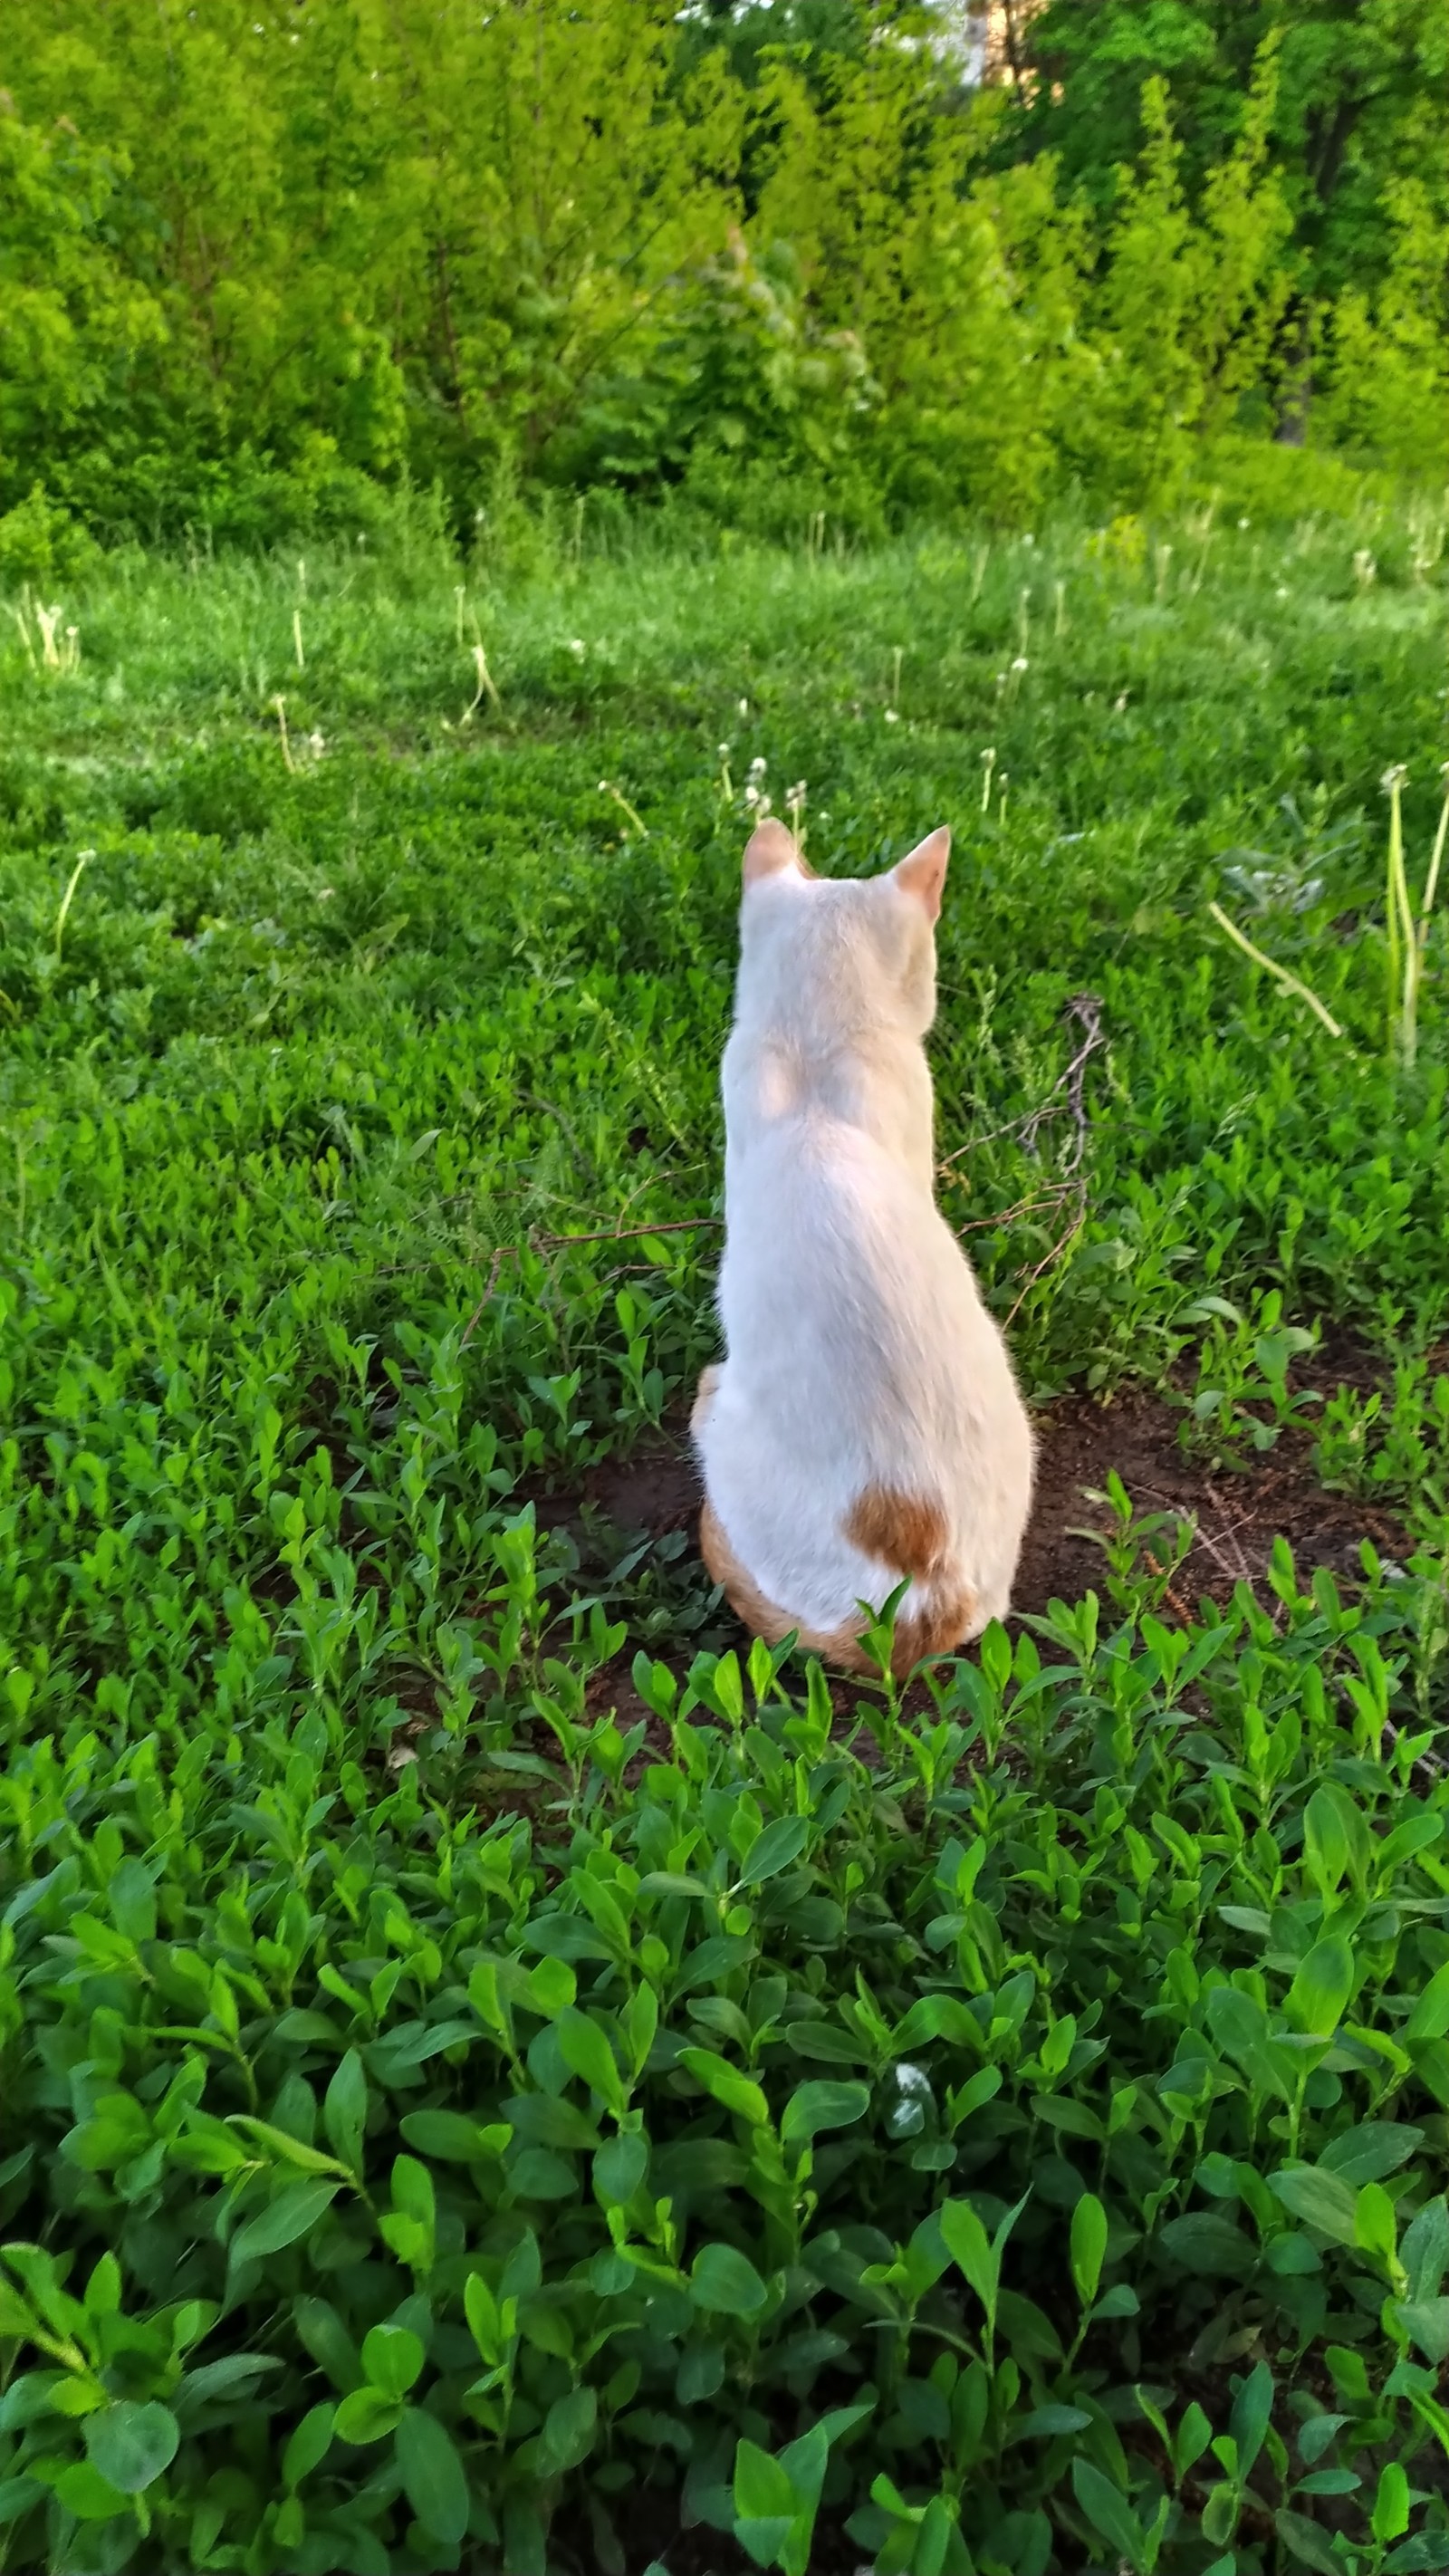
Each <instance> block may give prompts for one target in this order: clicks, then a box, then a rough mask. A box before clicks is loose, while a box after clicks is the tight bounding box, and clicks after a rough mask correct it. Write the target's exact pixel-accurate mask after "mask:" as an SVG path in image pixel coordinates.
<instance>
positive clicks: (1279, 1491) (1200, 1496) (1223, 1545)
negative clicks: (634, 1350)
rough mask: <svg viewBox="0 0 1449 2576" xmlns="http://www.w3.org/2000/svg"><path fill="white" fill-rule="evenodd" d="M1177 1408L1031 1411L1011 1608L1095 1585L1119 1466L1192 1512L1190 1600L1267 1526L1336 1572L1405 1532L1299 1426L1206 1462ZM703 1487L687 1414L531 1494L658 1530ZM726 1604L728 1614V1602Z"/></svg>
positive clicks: (1137, 1490) (1249, 1550) (1164, 1506)
mask: <svg viewBox="0 0 1449 2576" xmlns="http://www.w3.org/2000/svg"><path fill="white" fill-rule="evenodd" d="M1182 1419H1183V1416H1182V1413H1181V1410H1180V1409H1179V1408H1178V1407H1177V1406H1175V1405H1171V1404H1168V1403H1165V1402H1164V1401H1163V1400H1162V1398H1161V1397H1160V1396H1157V1395H1153V1394H1150V1393H1148V1392H1147V1391H1146V1390H1144V1389H1142V1388H1135V1387H1134V1388H1128V1389H1126V1390H1125V1391H1124V1392H1122V1393H1120V1394H1119V1395H1117V1396H1116V1397H1114V1398H1113V1399H1112V1400H1111V1401H1110V1402H1109V1403H1107V1404H1099V1403H1097V1402H1096V1401H1094V1400H1093V1399H1092V1398H1091V1397H1088V1396H1065V1397H1063V1398H1062V1399H1061V1400H1060V1402H1058V1403H1056V1404H1054V1405H1052V1406H1050V1407H1049V1408H1048V1409H1047V1410H1046V1411H1044V1412H1043V1413H1041V1414H1040V1415H1039V1416H1038V1417H1037V1434H1038V1440H1039V1443H1040V1448H1039V1458H1038V1470H1037V1495H1036V1506H1035V1509H1034V1511H1033V1513H1032V1518H1031V1523H1030V1526H1029V1528H1028V1530H1027V1534H1026V1541H1025V1545H1024V1546H1023V1549H1022V1555H1021V1564H1020V1567H1019V1570H1018V1573H1017V1579H1016V1584H1015V1588H1014V1592H1013V1608H1014V1609H1015V1611H1016V1612H1017V1613H1018V1614H1021V1613H1023V1612H1026V1613H1031V1612H1040V1611H1043V1610H1045V1608H1046V1606H1047V1603H1048V1602H1049V1601H1050V1600H1052V1599H1053V1598H1057V1599H1061V1600H1064V1601H1076V1600H1079V1599H1080V1598H1081V1596H1082V1594H1083V1593H1084V1592H1086V1591H1087V1590H1089V1589H1094V1590H1096V1591H1099V1592H1100V1591H1101V1589H1102V1579H1103V1572H1104V1561H1103V1555H1102V1549H1101V1546H1100V1544H1098V1543H1097V1541H1096V1540H1095V1539H1094V1538H1093V1536H1092V1533H1093V1532H1094V1531H1095V1532H1097V1533H1101V1534H1105V1533H1106V1532H1107V1531H1108V1530H1109V1529H1110V1528H1111V1526H1112V1514H1111V1511H1110V1508H1109V1506H1108V1505H1107V1503H1106V1501H1105V1499H1104V1494H1105V1487H1106V1483H1107V1478H1108V1476H1109V1475H1110V1474H1111V1472H1112V1471H1113V1470H1114V1469H1115V1470H1116V1472H1117V1474H1118V1475H1119V1476H1120V1477H1121V1480H1122V1483H1123V1484H1124V1486H1125V1487H1126V1489H1127V1492H1128V1494H1129V1495H1130V1496H1131V1498H1132V1501H1133V1503H1134V1505H1135V1506H1136V1509H1137V1511H1138V1513H1139V1514H1146V1513H1149V1512H1165V1513H1172V1514H1175V1515H1178V1516H1180V1517H1183V1518H1191V1519H1192V1520H1193V1521H1194V1523H1195V1525H1196V1526H1195V1535H1194V1539H1193V1544H1192V1547H1191V1550H1190V1551H1189V1553H1188V1555H1187V1557H1186V1558H1185V1560H1184V1562H1183V1565H1182V1568H1181V1570H1180V1572H1179V1573H1178V1575H1177V1577H1176V1579H1175V1582H1174V1585H1173V1590H1174V1592H1175V1593H1176V1594H1177V1595H1178V1596H1179V1599H1180V1602H1181V1604H1182V1606H1183V1607H1184V1608H1192V1607H1195V1606H1196V1604H1197V1602H1198V1601H1199V1600H1200V1598H1201V1597H1202V1596H1203V1595H1204V1594H1208V1595H1211V1596H1212V1597H1213V1598H1214V1599H1217V1600H1219V1601H1222V1600H1225V1599H1226V1598H1227V1596H1228V1595H1229V1594H1230V1593H1231V1591H1232V1589H1233V1586H1234V1584H1235V1583H1237V1582H1238V1581H1240V1580H1242V1581H1247V1582H1250V1583H1261V1581H1262V1580H1263V1577H1264V1575H1265V1573H1266V1570H1267V1566H1268V1561H1269V1558H1270V1556H1271V1554H1272V1549H1273V1542H1274V1539H1275V1538H1277V1537H1279V1536H1282V1537H1284V1538H1286V1539H1287V1540H1288V1542H1289V1544H1290V1546H1291V1547H1292V1548H1293V1551H1294V1554H1295V1556H1296V1557H1297V1558H1298V1560H1299V1565H1300V1570H1302V1571H1311V1569H1312V1568H1313V1567H1314V1566H1318V1565H1323V1566H1327V1567H1328V1568H1329V1569H1330V1571H1331V1572H1332V1573H1333V1574H1335V1575H1338V1576H1345V1575H1347V1576H1352V1575H1354V1574H1356V1573H1357V1571H1358V1569H1359V1554H1358V1551H1359V1544H1360V1541H1361V1540H1363V1539H1364V1538H1371V1539H1372V1540H1373V1541H1374V1544H1375V1545H1376V1546H1377V1547H1378V1548H1379V1549H1380V1550H1381V1551H1382V1552H1383V1553H1386V1554H1389V1555H1394V1554H1397V1553H1398V1552H1399V1550H1400V1549H1402V1548H1404V1547H1405V1546H1406V1545H1407V1541H1406V1539H1405V1537H1404V1533H1403V1531H1402V1529H1401V1528H1399V1527H1398V1526H1397V1525H1396V1524H1395V1523H1394V1522H1393V1521H1392V1520H1390V1519H1389V1518H1388V1517H1387V1516H1386V1515H1385V1514H1384V1513H1382V1512H1380V1511H1378V1510H1376V1509H1374V1508H1373V1507H1372V1506H1371V1505H1369V1504H1367V1503H1363V1502H1359V1501H1355V1500H1354V1499H1353V1498H1352V1497H1351V1496H1349V1495H1345V1494H1330V1493H1327V1492H1325V1490H1324V1488H1323V1487H1322V1486H1321V1485H1320V1484H1319V1483H1318V1482H1317V1481H1316V1479H1315V1477H1314V1475H1313V1472H1312V1466H1311V1463H1310V1447H1309V1442H1308V1440H1307V1438H1306V1436H1305V1435H1304V1434H1302V1433H1294V1432H1285V1433H1284V1434H1283V1436H1282V1438H1281V1439H1280V1441H1279V1443H1278V1445H1277V1446H1276V1447H1275V1448H1273V1449H1271V1450H1269V1451H1267V1452H1266V1453H1265V1454H1264V1455H1263V1456H1262V1457H1261V1458H1257V1459H1255V1460H1254V1461H1253V1464H1252V1466H1251V1468H1249V1469H1232V1468H1226V1469H1220V1470H1219V1471H1218V1472H1216V1473H1213V1472H1211V1471H1210V1470H1208V1469H1207V1468H1205V1467H1204V1466H1203V1464H1202V1463H1201V1461H1200V1460H1198V1459H1195V1458H1193V1457H1192V1456H1191V1455H1190V1454H1189V1453H1188V1452H1186V1451H1185V1450H1184V1449H1183V1448H1182V1447H1181V1446H1180V1444H1179V1437H1178V1435H1179V1431H1180V1428H1181V1425H1182ZM700 1501H701V1493H700V1483H699V1472H698V1469H697V1467H696V1465H695V1462H694V1457H693V1454H692V1452H691V1450H690V1448H689V1444H688V1439H687V1435H686V1432H685V1429H684V1426H683V1423H682V1422H681V1423H680V1424H679V1425H677V1426H671V1427H670V1428H667V1429H666V1430H665V1431H664V1432H662V1433H659V1434H656V1435H654V1436H653V1437H652V1438H650V1439H648V1440H646V1441H644V1442H641V1443H640V1445H639V1446H638V1447H637V1448H636V1449H634V1450H632V1451H631V1452H630V1453H629V1455H628V1456H626V1457H614V1458H608V1459H605V1460H603V1461H602V1462H601V1464H599V1465H598V1466H596V1467H593V1468H591V1469H590V1470H589V1473H588V1474H587V1476H586V1477H585V1479H584V1482H583V1485H582V1487H581V1489H580V1490H579V1491H578V1492H577V1493H576V1494H573V1495H558V1494H543V1495H540V1496H538V1497H536V1505H537V1511H538V1518H539V1521H540V1524H541V1525H542V1526H546V1527H548V1528H553V1529H557V1528H560V1527H567V1528H569V1529H571V1530H572V1531H573V1532H574V1533H575V1534H578V1533H580V1532H582V1530H583V1527H584V1511H585V1509H586V1508H588V1509H590V1510H591V1511H592V1512H596V1513H598V1514H599V1515H600V1516H601V1517H602V1518H603V1519H605V1520H607V1521H608V1522H610V1523H612V1524H613V1526H614V1528H615V1529H617V1530H619V1531H626V1532H632V1531H640V1532H646V1533H647V1534H648V1535H649V1536H650V1537H651V1538H662V1537H664V1536H665V1535H666V1533H668V1532H669V1531H671V1530H679V1529H689V1530H691V1533H692V1532H693V1525H694V1523H695V1522H696V1520H697V1518H698V1513H699V1507H700ZM721 1616H722V1617H724V1618H727V1617H728V1613H727V1612H722V1613H721Z"/></svg>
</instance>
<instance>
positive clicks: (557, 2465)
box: [543, 2388, 599, 2477]
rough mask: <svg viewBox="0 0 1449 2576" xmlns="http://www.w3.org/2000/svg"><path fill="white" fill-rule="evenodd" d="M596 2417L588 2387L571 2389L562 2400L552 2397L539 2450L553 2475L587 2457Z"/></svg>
mask: <svg viewBox="0 0 1449 2576" xmlns="http://www.w3.org/2000/svg"><path fill="white" fill-rule="evenodd" d="M598 2418H599V2401H598V2397H597V2394H596V2392H595V2391H594V2390H593V2389H592V2388H572V2389H570V2391H569V2393H568V2395H567V2396H566V2397H557V2398H555V2400H554V2402H553V2404H552V2406H550V2408H549V2410H548V2413H547V2415H546V2416H545V2417H544V2423H543V2447H544V2451H545V2453H546V2455H547V2459H548V2465H549V2469H550V2472H551V2473H552V2474H553V2475H554V2476H558V2477H561V2476H562V2475H563V2473H564V2471H565V2470H566V2469H576V2468H577V2467H578V2465H579V2462H580V2461H581V2460H586V2459H587V2458H588V2456H589V2453H590V2451H591V2450H592V2449H593V2447H594V2434H595V2431H596V2428H597V2425H598Z"/></svg>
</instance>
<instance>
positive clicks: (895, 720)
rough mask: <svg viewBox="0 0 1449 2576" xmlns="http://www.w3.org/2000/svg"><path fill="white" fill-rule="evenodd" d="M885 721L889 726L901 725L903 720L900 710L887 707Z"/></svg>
mask: <svg viewBox="0 0 1449 2576" xmlns="http://www.w3.org/2000/svg"><path fill="white" fill-rule="evenodd" d="M885 720H886V723H887V724H899V723H900V720H901V719H900V714H899V711H898V709H896V708H895V707H887V709H886V711H885Z"/></svg>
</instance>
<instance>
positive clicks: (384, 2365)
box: [362, 2325, 425, 2397]
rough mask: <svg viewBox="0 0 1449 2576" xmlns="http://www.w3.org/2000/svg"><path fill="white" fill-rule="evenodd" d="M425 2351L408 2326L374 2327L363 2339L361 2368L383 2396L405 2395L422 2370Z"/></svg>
mask: <svg viewBox="0 0 1449 2576" xmlns="http://www.w3.org/2000/svg"><path fill="white" fill-rule="evenodd" d="M424 2358H425V2356H424V2352H423V2347H422V2345H421V2343H420V2342H419V2340H418V2338H417V2336H416V2335H415V2334H412V2333H410V2331H409V2329H408V2328H407V2327H406V2326H394V2325H383V2326H374V2327H373V2329H372V2332H371V2333H370V2334H369V2335H366V2336H365V2337H364V2338H363V2345H362V2367H363V2369H364V2370H365V2371H366V2373H367V2376H368V2380H369V2383H370V2384H371V2386H372V2387H374V2388H376V2389H380V2390H381V2392H382V2394H383V2396H384V2397H406V2395H407V2393H408V2390H409V2389H410V2388H412V2387H413V2386H414V2385H415V2384H416V2381H417V2379H418V2376H419V2374H420V2372H421V2370H422V2366H423V2361H424Z"/></svg>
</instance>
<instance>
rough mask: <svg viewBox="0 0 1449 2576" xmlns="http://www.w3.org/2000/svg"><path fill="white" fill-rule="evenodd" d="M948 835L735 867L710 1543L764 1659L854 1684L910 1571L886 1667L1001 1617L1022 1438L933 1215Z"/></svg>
mask: <svg viewBox="0 0 1449 2576" xmlns="http://www.w3.org/2000/svg"><path fill="white" fill-rule="evenodd" d="M950 850H951V835H950V833H949V832H948V831H945V830H941V831H937V832H933V833H932V834H931V835H930V838H929V839H928V840H925V841H922V843H921V845H920V847H919V848H918V849H915V850H912V851H911V853H910V855H909V857H907V858H904V859H902V860H901V861H900V863H899V865H898V866H896V867H894V868H891V869H888V870H887V871H886V873H885V874H884V875H883V876H878V877H872V878H870V879H868V880H866V881H865V882H863V883H859V882H858V883H853V884H852V883H844V882H842V881H840V880H829V879H825V878H820V877H817V876H816V875H815V874H814V872H813V870H811V869H810V868H809V867H807V865H806V863H805V861H804V859H803V858H802V857H801V855H800V852H799V850H798V849H797V848H796V845H795V842H794V840H793V838H792V837H791V835H790V833H789V832H788V831H787V830H786V829H785V826H784V824H783V823H777V822H774V821H767V822H763V823H761V825H760V827H759V829H758V831H757V832H756V833H755V835H754V837H753V839H752V840H751V842H750V844H749V847H748V848H747V850H746V851H745V859H744V901H743V905H742V909H741V913H740V970H739V980H738V983H737V986H736V990H735V1019H734V1027H733V1029H732V1031H731V1033H730V1039H729V1044H728V1045H727V1047H726V1049H725V1055H724V1067H723V1091H724V1108H725V1139H726V1141H725V1228H726V1231H725V1249H724V1259H723V1261H722V1262H721V1265H720V1274H719V1291H718V1298H719V1314H720V1322H721V1324H722V1325H723V1328H724V1338H725V1346H726V1352H727V1356H726V1358H725V1359H724V1360H723V1361H722V1362H721V1363H720V1364H719V1366H717V1367H714V1368H707V1369H706V1370H705V1371H704V1374H703V1376H702V1377H701V1379H700V1382H699V1394H698V1397H697V1399H696V1402H695V1407H694V1416H693V1425H692V1428H693V1432H694V1439H695V1445H696V1448H697V1450H698V1452H699V1459H700V1464H701V1467H702V1469H703V1473H704V1488H705V1505H704V1511H703V1514H702V1516H701V1521H700V1546H701V1550H702V1553H703V1556H704V1561H705V1564H706V1565H707V1566H708V1568H709V1571H710V1573H711V1574H712V1575H713V1577H714V1579H715V1581H716V1582H717V1583H721V1584H723V1586H724V1588H725V1591H726V1593H727V1594H728V1596H729V1599H730V1601H731V1602H732V1604H733V1606H734V1608H735V1609H736V1611H737V1612H738V1613H739V1616H740V1617H741V1619H743V1621H744V1622H745V1625H746V1626H747V1627H748V1628H751V1629H753V1630H754V1631H755V1633H756V1634H757V1635H759V1636H763V1637H765V1638H767V1639H768V1640H769V1641H770V1643H772V1644H773V1643H775V1642H776V1641H777V1640H778V1639H779V1638H781V1637H783V1636H785V1635H787V1634H788V1633H789V1631H790V1630H791V1629H796V1630H798V1632H799V1636H800V1641H801V1643H802V1645H805V1646H807V1647H809V1648H811V1649H813V1650H814V1651H815V1652H816V1653H819V1654H822V1655H826V1656H828V1657H829V1658H830V1660H831V1661H832V1662H834V1663H837V1664H843V1665H846V1666H848V1667H851V1668H853V1669H855V1670H862V1669H865V1658H864V1656H863V1653H862V1650H861V1648H860V1645H859V1643H858V1639H859V1633H860V1630H861V1628H862V1627H863V1626H864V1624H865V1622H864V1618H863V1616H862V1613H861V1611H860V1609H859V1606H858V1605H859V1604H860V1603H861V1602H862V1601H865V1602H868V1603H869V1604H870V1605H871V1606H872V1608H876V1609H878V1608H879V1606H880V1604H881V1603H882V1602H883V1601H884V1600H885V1598H886V1596H887V1594H888V1593H890V1592H891V1591H893V1590H894V1588H895V1586H896V1585H897V1584H898V1583H899V1582H900V1581H901V1578H902V1577H903V1576H904V1575H909V1576H910V1577H911V1588H910V1590H909V1591H908V1592H907V1594H906V1596H905V1598H904V1600H903V1601H902V1603H901V1605H900V1610H899V1613H898V1616H897V1621H896V1632H895V1665H896V1670H897V1672H899V1673H904V1672H907V1671H909V1669H910V1668H911V1666H912V1665H913V1664H915V1663H917V1662H918V1661H919V1660H920V1658H921V1657H922V1656H923V1655H929V1654H936V1653H939V1652H941V1651H942V1650H943V1649H945V1648H947V1647H950V1646H955V1645H959V1644H960V1643H961V1642H962V1641H963V1640H964V1639H965V1638H967V1637H974V1636H976V1635H978V1634H979V1632H980V1631H981V1629H982V1628H984V1627H985V1626H986V1623H987V1621H988V1620H990V1619H993V1618H999V1617H1001V1615H1002V1614H1003V1613H1004V1612H1005V1610H1006V1608H1007V1605H1008V1601H1009V1598H1010V1592H1011V1581H1012V1576H1013V1575H1014V1573H1015V1571H1016V1560H1017V1555H1018V1552H1019V1550H1020V1546H1021V1538H1022V1532H1023V1530H1024V1529H1025V1526H1026V1520H1027V1514H1028V1511H1029V1510H1030V1507H1031V1484H1032V1435H1031V1426H1030V1423H1029V1422H1028V1420H1027V1415H1026V1410H1025V1407H1024V1406H1023V1404H1022V1401H1021V1397H1020V1395H1019V1394H1018V1393H1017V1388H1016V1382H1015V1380H1014V1378H1013V1376H1012V1372H1011V1362H1010V1360H1009V1359H1008V1357H1007V1353H1006V1344H1005V1342H1004V1341H1003V1339H1002V1336H1001V1333H1000V1331H999V1330H998V1328H997V1326H996V1324H995V1323H994V1321H993V1320H992V1318H991V1316H990V1315H988V1313H987V1312H986V1309H985V1307H984V1306H983V1305H982V1302H981V1297H980V1293H979V1291H978V1289H977V1286H976V1281H975V1279H974V1277H973V1275H972V1271H971V1267H970V1264H969V1262H968V1261H967V1260H966V1257H965V1255H964V1253H963V1252H962V1250H961V1247H960V1245H959V1243H958V1242H957V1240H956V1238H955V1236H954V1235H953V1234H952V1233H951V1231H950V1228H949V1227H948V1226H947V1224H946V1222H945V1220H944V1218H943V1217H942V1216H941V1214H940V1211H939V1210H938V1208H937V1206H936V1199H935V1185H934V1184H935V1157H934V1152H933V1143H932V1099H931V1076H930V1072H929V1069H928V1067H927V1064H926V1056H925V1049H924V1047H923V1045H922V1040H923V1038H924V1037H925V1034H926V1031H927V1030H928V1029H929V1027H930V1025H931V1022H932V1020H933V1019H934V1018H935V1014H936V941H935V923H936V920H937V917H938V915H939V913H940V909H941V891H942V887H943V885H944V883H945V877H946V862H947V859H948V858H949V856H950Z"/></svg>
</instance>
